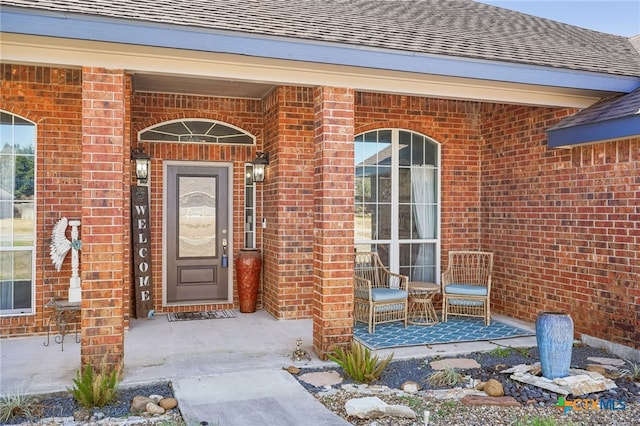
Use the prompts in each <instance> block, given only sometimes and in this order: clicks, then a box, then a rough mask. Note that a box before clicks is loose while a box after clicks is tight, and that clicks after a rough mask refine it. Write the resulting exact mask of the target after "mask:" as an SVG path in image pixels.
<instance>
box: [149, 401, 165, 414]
mask: <svg viewBox="0 0 640 426" xmlns="http://www.w3.org/2000/svg"><path fill="white" fill-rule="evenodd" d="M145 411H146V412H147V413H149V414H151V415H154V416H155V415H157V414H164V408H162V407H161V406H159V405H158V404H156V403H155V402H149V403H148V404H147V406H146V407H145Z"/></svg>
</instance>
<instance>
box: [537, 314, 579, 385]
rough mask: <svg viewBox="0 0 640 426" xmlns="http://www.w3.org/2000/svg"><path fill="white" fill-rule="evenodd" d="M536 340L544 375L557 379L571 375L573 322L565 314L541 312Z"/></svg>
mask: <svg viewBox="0 0 640 426" xmlns="http://www.w3.org/2000/svg"><path fill="white" fill-rule="evenodd" d="M536 340H537V341H538V353H539V355H540V365H541V367H542V375H543V376H544V377H546V378H547V379H556V378H558V377H566V376H568V375H569V367H570V365H571V350H572V348H573V320H572V319H571V317H570V316H569V314H566V313H564V312H540V314H538V318H537V319H536Z"/></svg>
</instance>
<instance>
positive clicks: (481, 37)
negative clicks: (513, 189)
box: [0, 0, 640, 76]
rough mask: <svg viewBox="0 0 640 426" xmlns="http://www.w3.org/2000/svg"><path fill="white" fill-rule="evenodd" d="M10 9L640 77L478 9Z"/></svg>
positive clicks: (578, 33) (630, 53) (461, 5)
mask: <svg viewBox="0 0 640 426" xmlns="http://www.w3.org/2000/svg"><path fill="white" fill-rule="evenodd" d="M0 4H1V5H4V6H16V7H20V8H28V9H32V10H39V11H43V12H44V11H50V12H51V11H53V12H60V13H70V14H81V15H87V16H93V17H107V18H116V19H125V20H129V21H139V22H140V23H142V24H146V25H148V24H149V23H157V24H171V25H178V26H187V27H196V28H202V29H207V30H216V31H229V32H240V33H246V34H253V35H258V36H275V37H285V38H294V39H304V40H312V41H317V42H326V43H338V44H346V45H356V46H362V47H368V48H381V49H392V50H399V51H408V52H414V53H416V54H433V55H445V56H456V57H463V58H473V59H484V60H497V61H506V62H514V63H523V64H530V65H541V66H548V67H555V68H566V69H573V70H582V71H593V72H599V73H607V74H614V75H625V76H640V53H638V51H637V50H636V49H634V47H633V46H632V43H631V40H630V39H627V38H625V37H621V36H616V35H611V34H605V33H601V32H597V31H592V30H588V29H584V28H579V27H575V26H572V25H568V24H563V23H560V22H556V21H552V20H549V19H544V18H539V17H536V16H532V15H527V14H523V13H519V12H514V11H510V10H507V9H503V8H499V7H495V6H490V5H486V4H482V3H476V2H474V1H471V0H406V1H400V0H395V1H375V0H258V1H256V0H244V1H237V0H210V1H202V0H163V1H162V2H159V1H155V0H93V1H91V2H89V1H86V0H67V1H51V0H0Z"/></svg>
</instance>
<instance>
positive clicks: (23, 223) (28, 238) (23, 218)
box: [12, 203, 35, 247]
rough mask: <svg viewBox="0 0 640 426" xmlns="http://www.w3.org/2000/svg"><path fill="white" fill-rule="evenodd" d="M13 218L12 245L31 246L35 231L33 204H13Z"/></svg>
mask: <svg viewBox="0 0 640 426" xmlns="http://www.w3.org/2000/svg"><path fill="white" fill-rule="evenodd" d="M13 212H14V218H13V221H12V222H13V224H12V225H13V226H12V228H13V245H14V246H20V247H24V246H33V245H34V229H35V211H34V204H33V203H15V205H14V208H13Z"/></svg>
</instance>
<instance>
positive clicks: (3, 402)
mask: <svg viewBox="0 0 640 426" xmlns="http://www.w3.org/2000/svg"><path fill="white" fill-rule="evenodd" d="M39 408H40V407H39V405H38V401H37V399H35V398H34V397H33V396H31V395H25V394H23V393H21V392H16V393H15V394H11V395H3V396H2V398H0V422H2V423H4V422H6V421H7V420H9V419H11V418H12V417H18V416H19V417H26V418H31V417H33V416H35V415H36V413H37V412H38V409H39Z"/></svg>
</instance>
